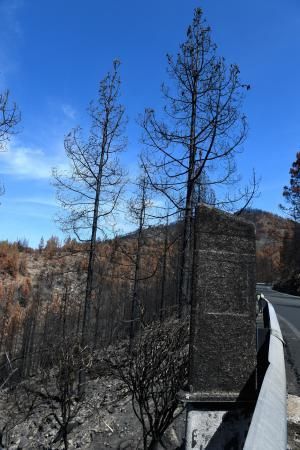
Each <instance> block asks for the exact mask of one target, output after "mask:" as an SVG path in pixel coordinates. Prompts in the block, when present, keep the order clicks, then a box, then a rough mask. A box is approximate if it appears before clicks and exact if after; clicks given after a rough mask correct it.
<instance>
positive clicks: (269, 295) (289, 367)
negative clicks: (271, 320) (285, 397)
mask: <svg viewBox="0 0 300 450" xmlns="http://www.w3.org/2000/svg"><path fill="white" fill-rule="evenodd" d="M257 292H261V293H263V294H264V296H265V297H266V299H268V300H269V301H270V302H271V303H272V304H273V306H274V308H275V311H276V314H277V317H278V320H279V324H280V328H281V332H282V335H283V338H284V340H285V342H286V348H285V361H286V373H287V384H288V392H289V393H290V394H294V395H300V297H295V296H293V295H288V294H283V293H281V292H277V291H273V290H272V288H271V287H269V286H266V285H257Z"/></svg>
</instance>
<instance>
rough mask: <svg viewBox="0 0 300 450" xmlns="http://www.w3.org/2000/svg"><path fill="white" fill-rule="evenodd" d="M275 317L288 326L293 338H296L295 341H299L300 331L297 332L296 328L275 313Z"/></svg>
mask: <svg viewBox="0 0 300 450" xmlns="http://www.w3.org/2000/svg"><path fill="white" fill-rule="evenodd" d="M277 317H278V318H279V319H280V320H281V321H282V322H283V323H285V324H286V326H288V327H289V328H290V330H291V331H292V332H293V333H294V334H295V336H296V337H297V339H300V331H299V330H298V328H296V327H295V326H294V325H293V324H292V323H291V322H289V321H288V320H287V319H285V318H284V317H282V316H281V315H280V314H278V313H277Z"/></svg>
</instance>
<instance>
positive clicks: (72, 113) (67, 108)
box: [61, 103, 76, 120]
mask: <svg viewBox="0 0 300 450" xmlns="http://www.w3.org/2000/svg"><path fill="white" fill-rule="evenodd" d="M61 109H62V112H63V113H64V115H65V116H66V117H67V118H68V119H71V120H74V119H75V117H76V110H75V109H74V108H73V107H72V106H71V105H68V104H66V103H65V104H63V105H62V107H61Z"/></svg>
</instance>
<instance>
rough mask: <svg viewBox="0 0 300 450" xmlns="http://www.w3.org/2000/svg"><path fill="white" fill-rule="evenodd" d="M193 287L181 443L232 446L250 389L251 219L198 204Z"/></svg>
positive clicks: (240, 433) (242, 427)
mask: <svg viewBox="0 0 300 450" xmlns="http://www.w3.org/2000/svg"><path fill="white" fill-rule="evenodd" d="M192 290H193V294H192V310H191V334H190V369H189V390H190V392H189V393H186V394H185V399H186V400H187V401H188V402H190V404H189V408H188V411H189V412H188V416H189V417H188V427H187V428H188V429H187V444H186V448H187V449H205V448H209V449H210V448H227V447H226V445H227V444H228V442H234V446H232V447H228V448H234V449H239V448H242V441H243V439H244V437H245V436H244V435H245V434H246V430H247V425H248V421H249V405H251V404H253V402H254V401H255V389H256V375H255V374H256V325H255V317H256V311H255V230H254V226H253V224H251V223H249V222H246V221H244V220H242V219H239V218H238V217H236V216H233V215H231V214H227V213H223V212H221V211H219V210H216V209H213V208H210V207H207V206H205V205H200V206H199V207H198V210H197V216H196V223H195V254H194V270H193V281H192ZM247 406H248V407H247ZM245 408H246V412H245V411H244V409H245ZM229 411H230V412H229ZM241 411H244V412H245V414H242V413H241ZM241 416H243V417H244V420H242V419H241ZM229 423H230V426H229ZM229 429H230V430H231V431H230V430H229ZM211 445H213V446H211Z"/></svg>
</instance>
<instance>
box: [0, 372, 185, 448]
mask: <svg viewBox="0 0 300 450" xmlns="http://www.w3.org/2000/svg"><path fill="white" fill-rule="evenodd" d="M6 394H7V391H6V392H4V393H3V394H2V396H1V399H0V408H1V412H0V424H1V428H2V427H3V426H4V424H5V423H7V422H8V421H9V420H11V423H13V421H14V422H15V423H16V426H15V427H14V428H13V429H11V430H10V431H9V432H8V433H7V434H5V433H4V435H3V441H6V444H5V446H4V447H0V449H1V448H3V449H4V448H5V449H9V450H21V449H24V450H25V449H30V450H54V449H63V448H64V447H63V445H62V443H60V442H57V441H58V438H59V436H58V424H57V422H56V420H55V419H54V418H53V416H51V415H49V414H50V412H51V411H50V410H49V409H47V406H45V405H44V406H40V407H37V408H36V409H35V411H34V412H33V414H32V415H31V416H30V417H29V418H27V419H26V420H25V421H24V416H23V417H22V415H19V416H18V417H16V414H12V416H11V417H10V405H9V402H8V401H7V396H6ZM11 407H12V408H14V409H15V405H13V404H12V405H11ZM184 416H185V414H184V413H182V414H181V415H180V417H179V418H178V419H177V420H176V421H175V423H174V424H173V426H171V427H170V428H169V429H168V430H167V432H166V433H165V437H164V445H165V446H166V448H167V449H170V450H171V449H173V450H174V449H179V448H180V446H181V444H182V436H183V430H184V420H185V418H184ZM141 438H142V428H141V426H140V423H139V421H138V420H137V418H136V417H135V415H134V412H133V409H132V406H131V400H130V396H129V395H128V394H127V392H126V390H125V388H124V386H123V385H122V384H121V383H120V382H119V381H118V380H112V379H111V378H110V377H104V378H101V379H96V380H93V381H90V382H89V383H88V389H87V395H86V401H85V403H84V404H83V406H82V408H81V410H80V412H79V414H78V416H77V417H76V418H75V419H74V421H73V423H72V424H71V426H70V434H69V450H74V449H86V450H102V449H103V450H105V449H115V450H118V449H120V450H121V449H127V450H131V449H132V450H133V449H135V450H140V449H142V448H143V447H142V441H141ZM3 441H2V445H3V444H4V442H3Z"/></svg>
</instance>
